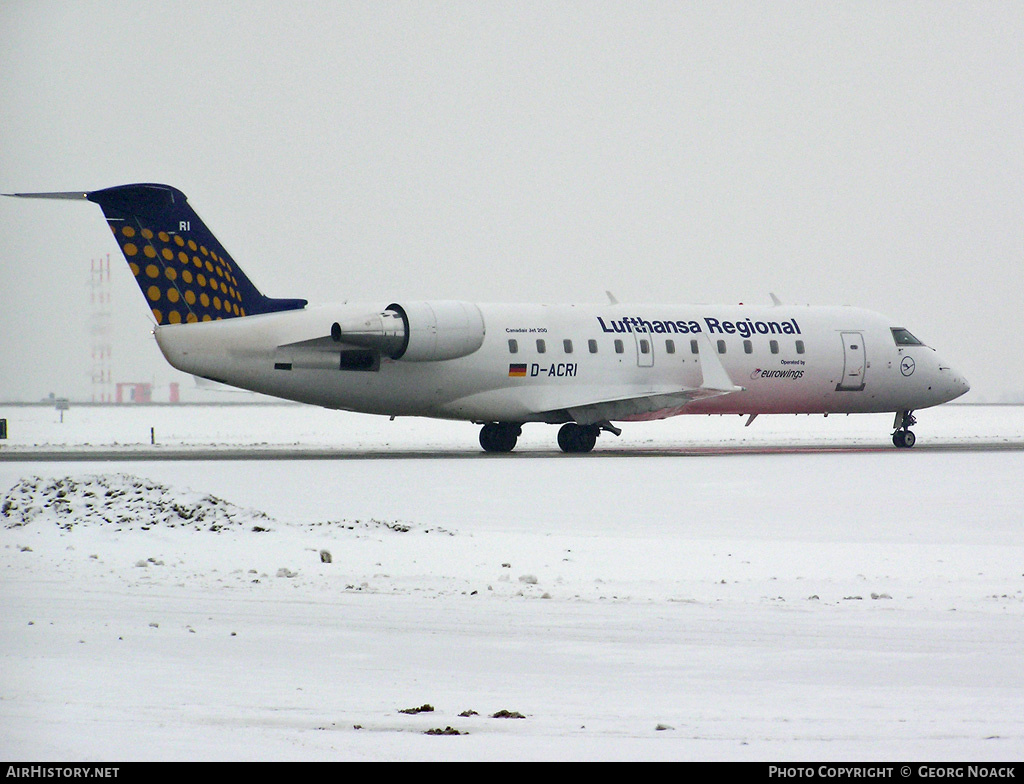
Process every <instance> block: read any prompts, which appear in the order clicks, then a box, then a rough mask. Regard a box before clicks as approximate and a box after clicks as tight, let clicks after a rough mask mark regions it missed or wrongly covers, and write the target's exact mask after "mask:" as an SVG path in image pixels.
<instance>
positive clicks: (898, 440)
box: [892, 411, 917, 449]
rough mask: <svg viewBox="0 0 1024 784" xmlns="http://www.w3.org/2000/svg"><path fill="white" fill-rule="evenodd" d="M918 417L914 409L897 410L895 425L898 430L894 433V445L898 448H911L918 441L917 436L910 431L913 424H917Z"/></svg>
mask: <svg viewBox="0 0 1024 784" xmlns="http://www.w3.org/2000/svg"><path fill="white" fill-rule="evenodd" d="M916 424H917V419H916V418H915V417H914V412H913V411H897V412H896V419H895V421H894V422H893V427H895V428H896V432H895V433H893V434H892V443H893V446H895V447H897V448H898V449H910V447H912V446H913V445H914V444H916V443H917V437H916V436H915V435H914V434H913V433H911V432H910V427H911V425H916Z"/></svg>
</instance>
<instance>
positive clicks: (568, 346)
mask: <svg viewBox="0 0 1024 784" xmlns="http://www.w3.org/2000/svg"><path fill="white" fill-rule="evenodd" d="M562 349H563V350H564V351H565V353H566V354H571V353H572V341H571V340H563V341H562Z"/></svg>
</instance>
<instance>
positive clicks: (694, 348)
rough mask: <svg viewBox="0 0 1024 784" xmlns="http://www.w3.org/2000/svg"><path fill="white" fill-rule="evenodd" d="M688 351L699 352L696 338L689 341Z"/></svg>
mask: <svg viewBox="0 0 1024 784" xmlns="http://www.w3.org/2000/svg"><path fill="white" fill-rule="evenodd" d="M690 353H691V354H699V353H700V347H699V346H698V345H697V341H696V340H691V341H690Z"/></svg>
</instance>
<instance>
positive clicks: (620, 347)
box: [615, 338, 623, 354]
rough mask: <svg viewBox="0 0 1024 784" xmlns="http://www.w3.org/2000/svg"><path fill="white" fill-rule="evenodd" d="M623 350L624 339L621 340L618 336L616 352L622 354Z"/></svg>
mask: <svg viewBox="0 0 1024 784" xmlns="http://www.w3.org/2000/svg"><path fill="white" fill-rule="evenodd" d="M622 351H623V348H622V341H621V340H619V339H618V338H616V339H615V353H616V354H621V353H622Z"/></svg>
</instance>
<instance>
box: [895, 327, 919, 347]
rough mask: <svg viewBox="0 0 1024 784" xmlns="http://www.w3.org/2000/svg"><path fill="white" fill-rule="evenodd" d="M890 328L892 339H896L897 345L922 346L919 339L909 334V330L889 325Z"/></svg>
mask: <svg viewBox="0 0 1024 784" xmlns="http://www.w3.org/2000/svg"><path fill="white" fill-rule="evenodd" d="M890 329H891V330H892V339H893V340H895V341H896V345H897V346H923V345H924V343H922V342H921V341H920V340H918V339H917V338H915V337H914V336H913V335H911V334H910V331H909V330H906V329H904V328H903V327H890Z"/></svg>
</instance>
